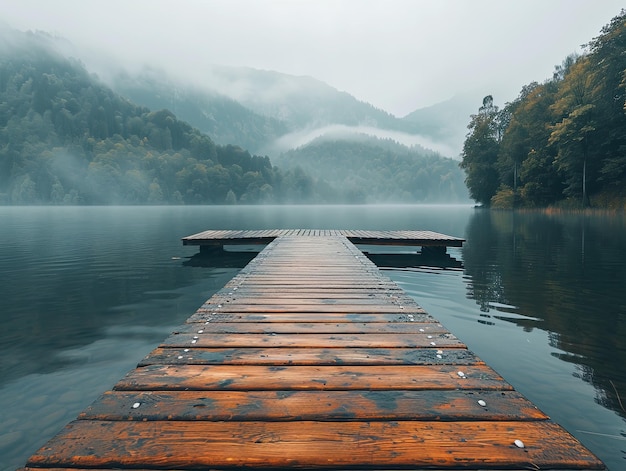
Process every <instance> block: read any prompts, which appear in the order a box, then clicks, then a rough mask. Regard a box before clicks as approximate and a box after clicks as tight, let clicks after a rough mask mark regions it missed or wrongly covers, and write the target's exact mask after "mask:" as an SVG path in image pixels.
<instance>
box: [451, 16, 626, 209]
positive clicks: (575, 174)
mask: <svg viewBox="0 0 626 471" xmlns="http://www.w3.org/2000/svg"><path fill="white" fill-rule="evenodd" d="M625 50H626V10H622V12H621V13H620V14H619V15H618V16H617V17H615V18H614V19H613V20H612V21H611V22H610V23H609V24H608V25H607V26H605V27H604V28H603V29H602V31H601V34H600V36H598V37H597V38H595V39H594V40H593V41H591V42H590V43H589V45H588V51H587V53H586V54H585V55H583V56H581V57H577V56H569V57H568V58H566V59H565V61H564V62H563V64H562V65H561V66H558V67H556V69H555V73H554V76H553V78H552V79H551V80H549V81H546V82H545V83H543V84H537V83H532V84H530V85H528V86H526V87H524V88H523V89H522V91H521V93H520V95H519V97H518V98H517V99H516V100H515V101H514V102H513V103H508V104H507V105H506V107H505V108H504V110H503V114H498V113H496V112H493V113H491V114H488V113H486V112H485V110H487V109H488V107H486V106H485V103H484V104H483V107H481V111H480V112H479V114H478V115H473V116H472V119H471V122H470V125H469V126H468V127H469V129H470V130H471V132H470V134H468V136H467V139H466V141H465V145H464V149H463V161H462V163H461V166H462V168H464V169H465V172H466V182H467V185H468V187H469V190H470V194H471V196H472V198H474V199H475V200H476V201H478V202H480V203H483V204H488V202H487V201H498V204H508V199H507V198H508V197H509V196H510V195H508V193H507V194H506V195H505V194H502V193H501V191H500V192H499V193H498V195H497V197H496V198H495V200H492V197H493V196H494V195H496V189H497V188H498V187H500V186H503V187H508V188H510V189H512V191H513V193H514V199H513V201H514V202H515V203H516V205H517V204H521V205H523V206H531V207H532V206H546V205H550V204H555V203H557V202H559V201H561V200H569V201H577V202H578V203H577V204H578V205H579V206H583V207H584V206H588V205H589V204H590V202H596V204H602V203H601V202H602V201H604V199H603V198H598V197H594V196H596V195H599V194H603V193H607V192H610V191H611V189H612V188H613V189H615V188H620V189H621V188H624V187H625V186H626V113H625V108H624V107H625V106H626V100H625V98H626V56H625V55H624V51H625ZM498 126H501V128H502V129H503V133H502V139H501V140H498V138H497V136H498V133H497V132H495V131H494V129H497V128H498ZM494 155H495V158H494ZM507 195H508V196H507ZM505 196H506V198H505ZM505 200H506V201H507V202H506V203H503V201H505ZM567 204H568V205H571V203H567Z"/></svg>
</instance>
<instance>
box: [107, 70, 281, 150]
mask: <svg viewBox="0 0 626 471" xmlns="http://www.w3.org/2000/svg"><path fill="white" fill-rule="evenodd" d="M108 82H109V85H110V86H111V87H112V88H113V89H114V90H115V91H116V92H117V93H119V94H120V95H123V96H125V97H127V98H128V99H130V100H131V101H133V102H135V103H139V104H141V105H143V106H146V107H148V108H150V109H155V110H158V109H169V110H171V111H172V112H173V113H174V114H175V115H176V116H177V117H178V118H179V119H182V120H184V121H187V122H189V123H191V124H193V126H195V127H196V128H198V129H199V130H200V131H202V132H204V133H206V134H208V135H209V136H211V138H212V139H213V140H214V141H215V142H216V143H217V144H223V145H226V144H236V145H239V146H241V147H244V148H246V149H248V150H249V151H250V152H252V153H262V152H263V151H264V150H265V149H268V148H270V147H271V146H272V143H273V142H274V141H275V140H276V139H278V138H279V137H280V136H282V135H284V134H286V133H288V132H289V131H290V129H289V127H288V125H287V123H285V122H282V121H280V120H278V119H274V118H272V117H271V116H264V115H261V114H258V113H255V112H254V111H252V110H251V109H249V108H246V107H245V106H243V105H242V104H241V103H239V102H237V101H236V100H233V99H232V98H230V97H228V96H226V95H224V94H221V93H219V92H217V91H215V90H207V89H201V88H200V87H198V86H196V85H193V84H192V83H189V82H187V83H185V82H184V81H182V80H177V79H174V78H170V77H168V76H167V75H166V73H165V72H164V71H160V70H155V69H149V68H144V69H143V70H142V71H141V72H139V73H137V74H134V75H133V74H129V73H128V72H119V73H118V74H115V75H114V76H113V78H112V79H109V81H108Z"/></svg>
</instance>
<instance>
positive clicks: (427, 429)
mask: <svg viewBox="0 0 626 471" xmlns="http://www.w3.org/2000/svg"><path fill="white" fill-rule="evenodd" d="M516 443H517V445H516ZM40 468H48V469H50V468H52V469H54V471H61V470H70V469H72V470H77V469H81V470H86V469H96V470H101V471H102V470H113V469H116V470H117V469H141V470H144V471H147V470H162V469H174V470H199V469H203V470H208V469H210V470H234V469H259V470H260V469H264V470H270V469H274V470H278V469H280V470H286V469H300V470H303V469H335V470H347V469H370V470H372V469H374V470H392V469H411V470H424V469H429V470H430V469H435V470H444V469H480V470H487V469H493V470H502V469H516V470H528V469H531V470H534V469H542V470H543V469H567V470H574V469H585V470H591V469H604V466H603V464H602V463H601V462H600V461H599V460H598V459H597V458H596V457H595V456H594V455H593V454H591V453H590V452H589V451H588V450H587V449H585V448H584V447H583V446H582V445H581V444H580V443H579V442H578V441H577V440H576V439H575V438H573V437H572V436H571V435H570V434H569V433H567V432H566V431H565V430H564V429H562V428H561V427H560V426H558V425H557V424H555V423H553V422H552V421H551V420H550V419H549V418H548V417H547V416H546V415H545V414H544V413H542V412H541V411H540V410H538V409H537V408H536V407H535V406H534V405H533V404H532V403H530V402H529V401H527V400H526V399H525V398H524V397H522V396H521V395H520V394H519V393H517V392H516V391H514V389H513V388H512V387H511V385H509V384H508V383H507V382H506V381H504V379H503V378H501V377H500V376H499V375H498V374H497V373H496V372H495V371H493V370H492V369H491V368H489V367H488V366H487V365H485V364H484V362H482V361H481V360H480V359H479V358H477V357H476V356H475V355H474V354H473V353H472V352H470V351H468V349H467V348H466V346H465V345H464V344H463V343H462V342H461V341H460V340H459V339H457V338H456V337H455V336H454V335H452V334H451V333H450V332H448V331H447V330H446V329H445V328H444V327H443V326H442V325H441V324H440V323H439V322H437V320H436V319H434V318H433V317H431V316H430V315H429V314H427V313H426V312H425V311H424V310H423V309H422V308H420V307H419V306H418V305H417V304H416V303H415V302H414V301H413V300H412V299H411V298H410V297H409V296H407V295H406V294H405V293H404V292H403V291H402V290H401V289H400V288H399V287H398V286H397V285H396V284H394V283H393V282H392V281H390V280H389V279H387V278H385V277H384V276H383V275H382V274H381V272H380V271H379V270H378V268H377V267H376V266H375V265H374V264H373V263H372V262H370V261H369V260H368V259H367V258H366V257H365V256H364V255H363V254H362V253H361V252H360V251H359V250H358V249H357V248H356V247H355V246H354V245H353V244H352V243H351V242H350V241H349V240H348V238H347V236H345V235H341V234H334V235H328V236H326V235H311V236H306V235H296V236H288V235H280V236H276V237H275V238H274V240H273V241H272V242H271V243H270V244H269V245H268V246H267V247H266V248H265V249H264V250H263V251H262V252H260V254H259V255H258V256H257V257H256V258H255V259H254V260H253V261H252V262H250V263H249V264H248V265H247V266H246V267H245V268H244V269H243V270H242V271H241V272H240V273H239V274H238V275H237V276H236V277H235V278H233V279H232V280H231V281H230V282H229V283H228V284H227V285H226V286H225V287H224V288H223V289H222V290H221V291H220V292H218V293H216V294H215V295H214V296H213V297H212V298H211V299H209V300H208V301H207V302H206V303H205V304H204V305H203V306H201V307H200V308H199V309H198V310H197V312H196V313H194V314H193V315H192V316H191V317H190V318H189V319H188V320H187V322H186V323H185V324H184V325H182V326H181V327H180V328H179V329H177V330H176V331H175V332H173V333H172V335H171V336H170V337H168V338H167V339H166V340H165V341H164V342H163V343H162V344H161V345H159V346H158V347H157V348H156V349H155V350H154V351H153V352H151V353H150V354H149V355H148V356H147V357H146V358H145V359H143V360H142V361H141V363H140V364H139V365H138V367H137V368H136V369H134V370H132V371H131V372H129V373H128V374H127V375H126V376H125V377H124V378H123V379H122V380H121V381H120V382H119V383H117V385H116V386H115V387H114V389H113V390H112V391H109V392H106V393H105V394H104V395H103V396H102V397H101V398H99V399H98V400H97V401H96V402H95V403H94V404H93V405H91V406H90V407H89V408H87V409H86V410H85V411H84V412H83V413H81V414H80V416H79V417H78V419H77V420H75V421H73V422H71V423H70V424H69V425H67V426H66V428H65V429H64V430H62V431H61V432H60V433H59V434H58V435H57V436H55V437H54V438H52V439H51V440H50V441H49V442H48V443H47V444H46V445H44V446H43V447H42V448H41V449H40V450H38V451H37V452H36V453H35V454H34V455H33V456H32V457H31V458H30V459H29V461H28V463H27V467H26V468H24V469H28V470H35V469H40Z"/></svg>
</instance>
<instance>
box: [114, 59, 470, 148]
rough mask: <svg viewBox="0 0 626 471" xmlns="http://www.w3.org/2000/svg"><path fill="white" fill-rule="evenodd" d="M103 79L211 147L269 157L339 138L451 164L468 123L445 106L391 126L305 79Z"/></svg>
mask: <svg viewBox="0 0 626 471" xmlns="http://www.w3.org/2000/svg"><path fill="white" fill-rule="evenodd" d="M109 77H110V78H109V79H108V83H109V85H110V86H111V87H112V88H113V89H114V90H115V91H116V92H118V93H120V94H121V95H123V96H126V97H127V98H129V99H130V100H132V101H134V102H136V103H139V104H141V105H143V106H147V107H149V108H152V109H159V108H167V109H170V110H172V111H173V112H174V113H175V114H176V115H177V116H179V117H180V118H181V119H184V120H185V121H188V122H189V123H191V124H192V125H193V126H195V127H197V128H198V129H200V130H202V131H203V132H206V133H208V134H209V135H210V136H211V137H212V138H213V139H214V140H215V142H217V143H219V144H233V143H236V144H238V145H242V146H244V147H246V148H247V149H249V150H251V151H252V152H255V153H262V154H269V155H270V156H276V155H278V154H280V153H281V152H284V151H286V150H289V149H293V148H296V147H300V146H302V145H305V144H306V143H308V142H310V141H311V140H313V139H315V138H316V137H320V136H323V135H326V134H336V133H337V131H338V130H343V131H344V132H345V133H346V134H348V135H351V134H355V133H357V134H368V135H371V136H375V137H379V138H383V139H386V138H391V139H394V140H396V141H398V142H401V143H403V144H405V145H408V146H412V145H416V144H419V145H421V146H422V147H426V148H430V149H432V150H436V151H438V152H440V153H441V154H444V155H446V156H449V157H457V156H458V154H459V153H460V149H461V147H462V140H461V141H460V143H459V139H458V136H459V135H463V136H464V134H465V129H466V128H465V126H466V123H465V122H464V121H463V122H461V119H468V118H467V117H468V116H469V113H467V114H463V112H460V111H459V108H462V105H463V103H461V106H459V104H458V103H457V101H455V100H452V101H450V102H449V103H446V104H445V106H444V107H443V109H444V111H445V113H442V112H441V110H440V108H439V107H437V106H435V107H432V108H430V109H425V110H424V111H423V112H415V114H411V115H410V116H409V117H406V118H404V119H399V118H396V117H395V116H393V115H391V114H389V113H387V112H386V111H383V110H380V109H377V108H375V107H374V106H372V105H370V104H368V103H364V102H362V101H359V100H357V99H356V98H354V97H353V96H352V95H350V94H348V93H346V92H341V91H339V90H337V89H335V88H333V87H331V86H330V85H327V84H325V83H324V82H321V81H319V80H316V79H313V78H311V77H295V76H292V75H287V74H282V73H278V72H271V71H263V70H255V69H251V68H246V67H219V66H213V67H211V71H210V72H207V75H206V80H204V81H203V82H202V84H193V83H192V82H191V81H189V80H185V79H184V78H180V77H174V76H173V75H168V74H167V73H166V72H165V71H162V70H151V69H144V70H142V71H141V72H138V73H134V74H131V73H128V72H119V73H117V74H114V75H109ZM431 114H432V119H430V118H429V116H430V115H431ZM463 116H465V118H463ZM446 119H449V121H446Z"/></svg>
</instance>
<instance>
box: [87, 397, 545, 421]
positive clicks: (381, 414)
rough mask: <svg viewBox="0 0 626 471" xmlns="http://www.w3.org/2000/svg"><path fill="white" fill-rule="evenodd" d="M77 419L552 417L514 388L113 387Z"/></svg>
mask: <svg viewBox="0 0 626 471" xmlns="http://www.w3.org/2000/svg"><path fill="white" fill-rule="evenodd" d="M479 400H481V401H484V402H485V404H486V405H485V406H481V405H480V404H479V403H478V401H479ZM137 403H138V404H140V406H139V407H137V408H133V405H134V404H137ZM78 418H79V419H82V420H140V421H142V420H151V421H154V420H208V421H287V422H293V421H300V420H312V421H354V420H357V419H358V420H377V421H380V420H433V421H439V420H441V421H455V420H464V421H467V420H494V421H504V420H547V418H548V417H547V416H546V415H545V414H544V413H543V412H541V411H540V410H539V409H537V408H536V407H535V406H534V405H533V404H532V403H531V402H529V401H528V400H527V399H525V398H524V397H523V396H522V395H521V394H519V393H517V392H515V391H159V392H153V391H149V392H137V391H130V392H126V391H108V392H106V393H105V394H104V395H103V396H102V397H101V398H100V399H98V400H97V401H96V402H94V403H93V404H92V405H91V406H89V407H88V408H87V409H86V410H85V411H84V412H83V413H81V414H80V415H79V417H78Z"/></svg>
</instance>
